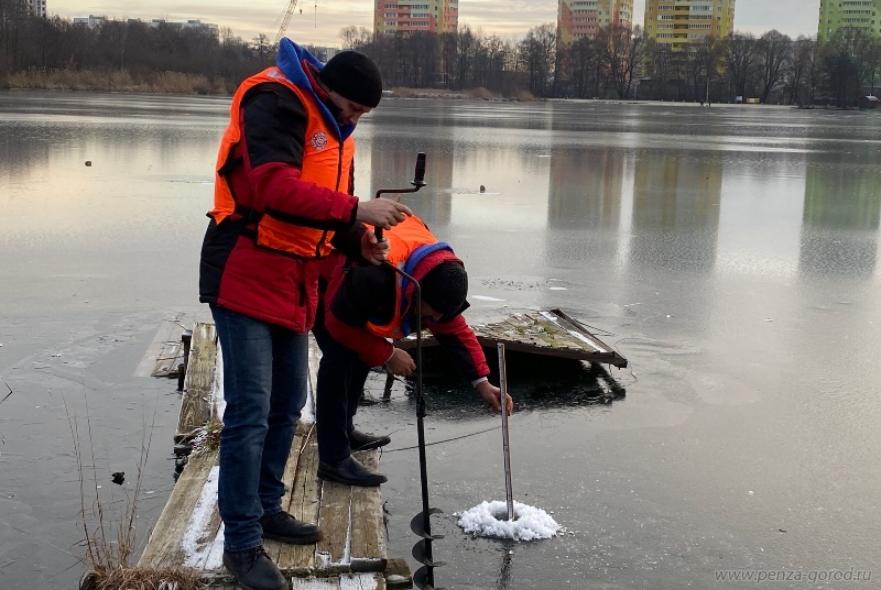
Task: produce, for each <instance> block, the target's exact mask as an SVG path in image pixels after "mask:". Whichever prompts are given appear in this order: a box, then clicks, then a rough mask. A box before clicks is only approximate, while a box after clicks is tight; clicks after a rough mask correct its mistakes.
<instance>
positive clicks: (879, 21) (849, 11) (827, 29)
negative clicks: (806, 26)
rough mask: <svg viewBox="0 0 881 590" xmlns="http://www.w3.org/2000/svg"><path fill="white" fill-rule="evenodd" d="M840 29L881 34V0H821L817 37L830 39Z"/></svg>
mask: <svg viewBox="0 0 881 590" xmlns="http://www.w3.org/2000/svg"><path fill="white" fill-rule="evenodd" d="M840 29H858V30H861V31H865V32H867V33H869V34H871V35H873V36H875V37H878V36H881V0H820V25H819V27H818V29H817V38H818V39H819V40H820V41H821V42H823V41H828V40H829V39H830V38H831V37H832V35H834V34H835V33H836V32H837V31H838V30H840Z"/></svg>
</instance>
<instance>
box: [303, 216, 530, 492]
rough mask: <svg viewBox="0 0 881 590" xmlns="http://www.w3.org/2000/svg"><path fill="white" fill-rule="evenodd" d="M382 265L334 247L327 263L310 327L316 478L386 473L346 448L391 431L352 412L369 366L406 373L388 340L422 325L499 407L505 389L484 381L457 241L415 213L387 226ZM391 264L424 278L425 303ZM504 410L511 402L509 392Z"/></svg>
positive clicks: (356, 481)
mask: <svg viewBox="0 0 881 590" xmlns="http://www.w3.org/2000/svg"><path fill="white" fill-rule="evenodd" d="M385 238H386V240H387V243H388V260H387V263H386V264H380V265H375V264H364V263H363V262H362V263H359V262H357V261H354V260H352V259H346V258H345V257H343V256H342V255H338V256H337V257H336V258H335V259H334V260H333V261H332V262H329V264H328V266H327V267H325V269H326V270H325V271H324V273H323V274H324V275H325V278H326V281H327V286H326V290H325V293H324V298H323V304H322V305H321V308H320V309H321V312H320V314H319V317H317V318H316V322H315V327H314V328H313V333H314V334H315V338H316V341H317V342H318V345H319V347H320V348H321V352H322V357H321V364H320V365H319V369H318V385H317V396H316V397H317V400H316V411H317V415H316V420H317V427H318V454H319V467H318V477H320V478H321V479H324V480H328V481H335V482H339V483H342V484H348V485H356V486H377V485H380V484H382V483H384V482H385V481H387V479H386V477H385V476H384V475H381V474H379V473H376V472H373V471H371V470H369V469H368V468H367V467H365V466H364V465H362V464H361V463H360V462H358V461H357V460H356V459H355V458H354V457H352V451H357V450H367V449H373V448H378V447H381V446H384V445H386V444H388V443H389V442H390V439H389V438H388V437H387V436H372V435H370V434H366V433H363V432H361V431H359V430H357V429H356V428H355V426H354V417H355V413H356V412H357V409H358V400H359V399H360V397H361V393H362V392H363V390H364V383H365V381H366V379H367V374H368V372H369V371H370V368H371V367H375V366H380V365H384V366H385V368H386V370H387V371H389V372H390V373H392V374H394V375H403V376H407V375H410V374H411V373H412V372H413V371H414V370H415V369H416V363H415V362H414V361H413V358H412V357H411V356H410V355H409V354H408V353H407V352H406V351H404V350H402V349H400V348H396V347H395V346H394V344H393V343H392V341H394V340H399V339H401V338H404V337H406V336H407V335H409V334H410V333H411V332H413V331H414V330H415V327H416V326H415V324H416V322H415V320H416V314H417V313H419V314H421V317H422V325H423V327H425V328H427V329H428V330H430V331H431V332H432V334H434V336H435V338H436V339H437V340H438V342H439V343H440V344H441V346H443V347H444V348H445V349H446V350H447V351H448V352H449V353H451V354H452V356H453V358H454V359H455V360H456V364H457V365H458V366H459V367H460V369H461V371H462V373H464V375H465V376H466V378H467V379H468V380H469V382H470V383H471V385H472V386H473V387H474V388H475V390H476V391H477V393H478V395H480V397H482V398H483V399H484V400H485V401H486V402H487V403H488V404H489V405H490V407H491V408H492V409H493V411H496V412H499V411H501V404H500V397H501V391H500V389H499V388H498V387H496V386H495V385H493V384H492V383H490V382H489V379H488V375H489V373H490V370H489V366H488V365H487V362H486V357H485V355H484V352H483V349H482V348H481V346H480V344H479V343H478V341H477V337H476V336H475V334H474V331H473V330H472V329H471V327H470V326H469V325H468V323H467V322H466V321H465V318H464V317H463V316H462V312H463V311H464V310H465V309H467V308H468V302H467V301H466V296H467V294H468V275H467V273H466V272H465V266H464V264H463V263H462V261H461V260H459V258H457V257H456V255H455V253H454V252H453V249H452V248H451V247H450V246H449V245H448V244H446V243H444V242H440V241H439V240H438V239H437V237H435V235H434V234H433V233H431V231H430V230H429V229H428V226H426V225H425V223H424V222H423V221H422V220H421V219H419V218H418V217H417V216H415V215H411V216H408V217H407V219H405V220H404V221H403V222H401V223H400V224H399V225H396V226H395V227H393V228H392V229H391V230H386V233H385ZM393 266H395V267H398V268H400V269H402V270H404V271H405V272H407V273H408V274H410V275H412V276H413V277H414V278H415V279H416V280H417V281H419V282H420V284H421V285H422V306H421V309H418V310H417V309H415V305H416V296H415V286H414V285H413V284H412V283H411V282H410V281H408V280H407V279H404V278H403V277H401V275H399V274H398V273H396V272H395V270H394V268H392V267H393ZM506 408H507V411H508V413H509V414H510V413H511V411H512V408H513V402H512V400H511V397H510V396H507V398H506Z"/></svg>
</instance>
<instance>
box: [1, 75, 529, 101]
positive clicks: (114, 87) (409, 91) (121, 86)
mask: <svg viewBox="0 0 881 590" xmlns="http://www.w3.org/2000/svg"><path fill="white" fill-rule="evenodd" d="M235 87H236V81H230V80H226V79H223V78H209V77H207V76H205V75H202V74H187V73H182V72H166V71H163V72H152V73H149V74H145V75H141V76H137V75H132V74H131V73H130V72H128V71H126V70H113V71H97V70H70V69H64V70H29V71H24V72H16V73H13V74H10V75H9V76H7V77H6V78H5V79H0V89H5V90H52V91H69V92H131V93H139V94H189V95H215V96H224V95H225V96H231V95H232V93H233V92H234V91H235ZM386 95H387V96H394V97H399V98H441V99H443V98H446V99H480V100H514V101H520V102H530V101H534V100H537V99H536V98H535V96H533V95H532V94H531V93H530V92H529V91H527V90H514V91H512V92H511V93H509V94H506V95H502V94H498V93H494V92H491V91H490V90H487V89H486V88H469V89H465V90H446V89H443V88H407V87H396V88H391V89H389V90H387V91H386Z"/></svg>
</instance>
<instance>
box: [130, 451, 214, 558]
mask: <svg viewBox="0 0 881 590" xmlns="http://www.w3.org/2000/svg"><path fill="white" fill-rule="evenodd" d="M216 463H217V451H213V452H208V453H204V454H194V455H192V456H191V457H190V460H189V462H188V463H187V466H186V467H184V470H183V472H182V473H181V475H180V478H178V480H177V484H175V486H174V489H173V490H172V491H171V495H170V496H169V498H168V502H167V503H166V504H165V508H163V509H162V514H160V516H159V520H158V521H157V522H156V526H155V527H153V531H152V532H151V533H150V539H149V540H148V541H147V546H146V547H145V548H144V552H143V554H142V555H141V559H140V560H139V561H138V566H139V567H146V568H161V567H173V566H179V565H182V564H183V563H184V554H183V545H182V544H183V538H184V534H185V533H186V530H187V527H188V526H189V524H190V517H191V515H192V514H193V513H194V512H195V510H196V504H197V503H198V501H199V498H200V496H201V493H202V489H203V487H204V485H205V482H206V480H207V479H208V476H209V474H210V473H211V470H212V469H213V468H214V466H215V465H216Z"/></svg>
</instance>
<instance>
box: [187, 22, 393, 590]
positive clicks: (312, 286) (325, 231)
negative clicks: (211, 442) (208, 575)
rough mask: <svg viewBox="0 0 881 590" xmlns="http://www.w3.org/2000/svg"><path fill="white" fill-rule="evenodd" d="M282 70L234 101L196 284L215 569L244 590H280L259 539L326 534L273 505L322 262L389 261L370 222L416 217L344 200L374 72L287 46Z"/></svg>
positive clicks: (343, 58)
mask: <svg viewBox="0 0 881 590" xmlns="http://www.w3.org/2000/svg"><path fill="white" fill-rule="evenodd" d="M277 63H278V65H277V66H274V67H271V68H267V69H266V70H264V71H262V72H259V73H257V74H255V75H253V76H251V77H249V78H247V79H246V80H245V81H243V82H242V84H240V85H239V88H238V89H237V90H236V93H235V95H234V96H233V99H232V106H231V108H230V120H229V124H228V126H227V128H226V131H225V133H224V135H223V139H222V140H221V146H220V151H219V154H218V162H217V167H216V169H215V172H216V176H215V194H214V197H215V198H214V207H213V208H212V210H211V211H210V212H209V217H211V221H210V223H209V226H208V230H207V232H206V234H205V240H204V242H203V246H202V260H201V266H200V280H199V291H200V300H201V301H203V302H205V303H209V304H210V305H211V311H212V314H213V316H214V320H215V323H216V324H217V333H218V337H219V339H220V344H221V347H222V350H223V375H224V380H223V381H224V398H225V401H226V408H225V411H224V415H223V430H222V432H221V441H220V458H219V464H220V472H219V476H218V508H219V512H220V517H221V519H222V520H223V523H224V554H223V563H224V565H226V567H227V569H229V570H230V572H231V573H232V574H233V575H234V576H235V577H236V579H237V580H238V582H239V584H240V585H241V586H242V587H243V588H245V589H251V590H277V589H283V588H287V587H288V583H287V582H286V581H285V578H284V576H283V575H282V574H281V572H280V571H279V569H278V567H277V566H276V565H275V564H274V563H273V562H272V560H271V559H270V558H269V557H268V556H267V555H266V553H265V551H264V550H263V539H264V538H269V539H274V540H278V541H282V542H286V543H294V544H312V543H315V542H316V541H317V540H318V539H319V538H320V533H319V531H318V527H317V526H315V525H314V524H312V523H306V522H300V521H298V520H296V519H295V518H294V517H293V516H292V515H291V514H288V513H287V512H285V511H284V510H283V508H282V502H281V499H282V497H283V495H284V493H285V486H284V483H283V482H282V475H283V473H284V468H285V463H286V461H287V459H288V455H289V454H290V449H291V443H292V440H293V436H294V431H295V428H296V424H297V420H298V419H299V416H300V411H301V410H302V408H303V404H304V403H305V399H306V358H307V334H308V332H309V330H310V329H311V328H312V323H313V318H315V315H316V312H317V306H318V276H319V269H320V266H321V264H322V261H323V260H325V259H326V258H327V257H328V256H329V255H330V254H331V253H332V251H333V250H334V248H340V249H343V250H345V251H346V252H347V253H348V254H349V255H350V256H352V257H354V258H355V259H361V260H364V261H365V262H366V261H372V262H378V261H379V260H382V259H384V258H385V256H386V252H385V246H384V245H382V244H378V243H377V241H376V239H375V238H374V237H373V233H372V232H366V231H365V226H364V224H365V223H367V224H370V225H373V226H381V227H386V228H390V227H391V226H393V225H395V224H397V223H400V222H401V221H403V220H404V219H406V217H407V215H408V214H409V213H410V211H409V209H407V208H406V207H404V206H403V205H400V204H398V203H395V202H394V201H390V200H386V199H373V200H369V201H364V202H360V201H359V199H358V198H357V197H355V196H354V195H353V194H352V193H353V180H352V178H353V176H352V175H353V171H354V167H353V161H354V150H355V145H354V139H353V137H352V132H353V131H354V128H355V125H356V123H357V122H358V119H359V118H360V117H361V116H362V115H363V114H365V113H367V112H368V111H370V110H371V109H372V108H374V107H376V106H377V105H378V104H379V101H380V98H381V96H382V80H381V79H380V75H379V70H378V69H377V67H376V65H375V64H373V62H371V61H370V60H369V59H368V58H367V57H366V56H364V55H362V54H360V53H357V52H352V51H346V52H342V53H340V54H338V55H336V56H335V57H334V58H333V59H331V60H330V61H329V62H328V63H327V64H322V63H321V62H320V61H318V60H317V59H316V58H315V57H314V56H313V55H312V54H310V53H309V52H308V51H306V50H305V49H303V48H301V47H299V46H297V45H296V44H295V43H293V42H292V41H290V40H289V39H283V40H282V42H281V44H280V46H279V54H278V62H277Z"/></svg>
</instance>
